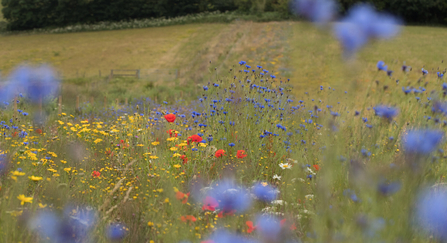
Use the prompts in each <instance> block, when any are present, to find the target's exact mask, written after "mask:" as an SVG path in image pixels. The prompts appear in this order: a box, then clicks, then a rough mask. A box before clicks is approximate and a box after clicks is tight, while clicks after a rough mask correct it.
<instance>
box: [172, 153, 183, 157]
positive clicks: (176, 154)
mask: <svg viewBox="0 0 447 243" xmlns="http://www.w3.org/2000/svg"><path fill="white" fill-rule="evenodd" d="M172 156H173V157H174V158H175V157H180V156H182V155H181V154H179V153H175V154H174V155H172Z"/></svg>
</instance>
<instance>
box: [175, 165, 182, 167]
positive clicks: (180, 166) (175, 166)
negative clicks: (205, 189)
mask: <svg viewBox="0 0 447 243" xmlns="http://www.w3.org/2000/svg"><path fill="white" fill-rule="evenodd" d="M180 167H182V166H181V165H174V168H180Z"/></svg>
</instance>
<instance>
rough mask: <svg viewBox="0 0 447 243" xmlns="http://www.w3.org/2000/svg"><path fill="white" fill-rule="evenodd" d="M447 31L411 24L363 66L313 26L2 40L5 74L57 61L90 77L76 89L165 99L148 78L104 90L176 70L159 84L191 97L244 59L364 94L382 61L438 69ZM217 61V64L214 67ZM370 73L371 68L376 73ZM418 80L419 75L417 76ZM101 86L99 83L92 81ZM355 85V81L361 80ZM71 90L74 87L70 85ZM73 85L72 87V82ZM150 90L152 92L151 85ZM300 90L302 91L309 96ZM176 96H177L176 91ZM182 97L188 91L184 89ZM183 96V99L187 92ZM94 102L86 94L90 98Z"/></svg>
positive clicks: (301, 81) (310, 82)
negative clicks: (111, 77) (116, 73)
mask: <svg viewBox="0 0 447 243" xmlns="http://www.w3.org/2000/svg"><path fill="white" fill-rule="evenodd" d="M446 37H447V29H445V28H432V27H406V28H404V30H403V33H402V35H400V36H399V37H398V38H396V39H394V40H390V41H384V42H376V43H372V44H371V45H369V46H368V47H367V48H365V49H363V50H362V51H361V52H360V53H359V55H358V57H357V60H358V62H347V63H346V62H345V61H343V58H342V57H341V50H340V47H339V44H338V43H337V41H336V40H334V38H333V37H331V35H330V32H329V31H325V30H317V29H315V28H314V27H313V26H311V25H309V24H307V23H299V22H270V23H252V22H236V23H233V24H191V25H181V26H169V27H159V28H149V29H136V30H119V31H102V32H88V33H73V34H54V35H52V34H42V35H31V36H26V35H22V36H7V37H1V38H0V46H2V47H4V48H3V51H2V55H1V56H0V70H3V72H4V74H7V73H8V72H9V71H10V70H11V69H12V68H13V67H14V66H16V65H18V64H20V63H22V62H23V61H29V62H33V63H40V62H50V63H51V64H53V65H54V66H55V67H56V68H57V69H58V70H59V71H60V72H61V73H62V74H63V76H64V77H65V78H76V77H83V76H85V77H90V78H88V79H84V80H75V82H74V83H76V85H75V86H73V87H72V86H70V87H69V88H68V90H70V91H73V93H74V92H75V91H76V92H82V93H83V94H84V95H85V96H98V95H100V94H105V95H108V96H110V97H114V96H116V97H120V98H122V97H125V96H127V97H129V98H130V97H135V96H139V95H147V96H151V95H157V96H159V98H165V97H169V96H171V97H172V96H173V95H175V93H172V92H171V91H169V89H166V88H165V89H164V90H162V91H163V92H165V93H166V95H165V97H161V96H160V94H162V93H163V92H160V90H156V91H152V93H151V92H150V90H151V88H150V87H149V86H148V83H147V82H146V81H138V82H137V81H136V80H131V84H132V85H128V84H129V82H123V81H122V80H117V81H114V82H112V83H107V85H106V86H105V85H103V84H104V83H103V82H104V81H103V79H99V78H98V77H97V76H98V70H101V71H102V75H103V77H104V76H105V75H107V74H108V73H109V72H110V69H149V68H153V69H176V70H178V71H179V78H178V79H174V80H173V79H172V77H173V75H170V76H169V77H168V78H166V77H165V76H163V75H161V76H158V75H151V77H150V80H151V82H154V83H155V85H156V86H157V85H158V86H166V85H168V86H171V85H172V86H174V84H176V86H175V87H176V89H179V88H178V87H179V84H180V86H181V85H183V87H184V88H183V91H184V92H189V91H190V90H188V88H192V86H195V84H198V83H199V84H201V83H204V82H205V81H207V80H208V81H214V80H215V77H216V76H215V74H214V68H216V70H217V73H218V74H223V73H225V72H226V71H227V70H228V69H229V68H231V66H232V65H234V64H235V63H237V61H239V60H246V61H247V62H249V63H250V64H251V65H253V66H254V65H257V64H259V65H262V66H263V67H264V68H266V69H268V70H271V71H272V73H273V74H276V75H280V76H285V77H288V78H292V79H293V80H294V83H295V84H296V85H297V86H299V87H302V88H309V87H318V86H319V85H324V86H329V85H331V86H333V87H338V86H339V84H342V83H346V82H350V83H352V89H351V90H354V89H357V90H358V89H360V88H362V87H363V86H362V85H359V84H362V83H365V80H364V79H363V77H371V72H374V71H373V70H375V68H374V66H373V65H375V63H376V62H377V60H384V61H385V62H386V63H387V64H388V65H390V68H391V69H393V70H395V71H399V69H400V66H401V64H402V62H403V61H407V64H408V65H411V66H413V67H414V68H415V72H413V74H412V75H413V77H414V78H418V77H419V76H420V74H419V70H420V69H421V68H422V67H423V65H426V66H425V68H426V69H428V70H429V71H432V69H433V68H437V66H438V65H439V64H440V62H441V60H442V59H444V58H446V57H445V56H443V54H442V53H443V52H442V51H439V50H442V44H443V40H444V39H446ZM210 62H211V64H210ZM368 70H369V71H368ZM410 77H411V76H410ZM92 81H100V82H99V83H98V82H97V83H98V84H97V85H96V86H95V85H92V87H87V86H86V85H84V84H85V83H87V82H89V83H91V82H92ZM353 81H355V82H353ZM66 85H69V84H66ZM70 85H71V84H70ZM148 87H149V88H148ZM301 91H302V90H300V91H299V92H301ZM169 92H171V93H169ZM179 92H180V91H179ZM179 92H178V93H177V94H179ZM86 99H87V100H88V99H89V97H85V99H84V100H86Z"/></svg>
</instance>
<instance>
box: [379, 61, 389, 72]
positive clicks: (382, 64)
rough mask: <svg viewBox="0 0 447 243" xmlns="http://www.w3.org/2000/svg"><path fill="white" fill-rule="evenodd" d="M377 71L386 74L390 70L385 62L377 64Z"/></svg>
mask: <svg viewBox="0 0 447 243" xmlns="http://www.w3.org/2000/svg"><path fill="white" fill-rule="evenodd" d="M377 69H378V70H379V71H385V72H386V71H387V70H388V66H386V65H385V62H384V61H379V62H377Z"/></svg>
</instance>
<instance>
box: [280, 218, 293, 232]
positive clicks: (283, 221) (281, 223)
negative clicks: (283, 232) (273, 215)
mask: <svg viewBox="0 0 447 243" xmlns="http://www.w3.org/2000/svg"><path fill="white" fill-rule="evenodd" d="M286 221H287V219H283V220H281V222H279V224H280V225H281V227H283V226H284V224H285V223H286ZM289 229H290V230H296V226H295V223H293V224H292V225H290V226H289Z"/></svg>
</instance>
